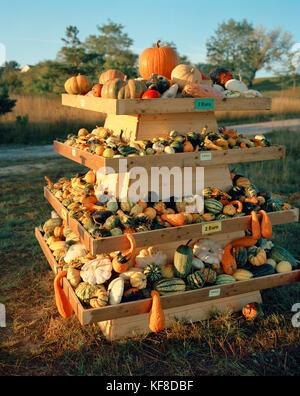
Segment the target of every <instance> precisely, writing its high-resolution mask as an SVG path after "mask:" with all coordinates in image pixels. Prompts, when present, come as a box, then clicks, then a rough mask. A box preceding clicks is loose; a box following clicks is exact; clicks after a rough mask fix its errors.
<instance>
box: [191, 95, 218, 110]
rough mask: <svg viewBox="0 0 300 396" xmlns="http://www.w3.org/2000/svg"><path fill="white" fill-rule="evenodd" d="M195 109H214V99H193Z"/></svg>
mask: <svg viewBox="0 0 300 396" xmlns="http://www.w3.org/2000/svg"><path fill="white" fill-rule="evenodd" d="M194 108H195V110H214V109H215V100H214V99H209V98H201V99H195V107H194Z"/></svg>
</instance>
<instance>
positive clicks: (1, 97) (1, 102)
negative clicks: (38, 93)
mask: <svg viewBox="0 0 300 396" xmlns="http://www.w3.org/2000/svg"><path fill="white" fill-rule="evenodd" d="M16 102H17V100H16V99H10V97H9V95H8V89H7V87H6V86H5V85H2V86H1V87H0V116H1V115H3V114H6V113H10V112H11V111H12V109H13V108H14V107H15V105H16Z"/></svg>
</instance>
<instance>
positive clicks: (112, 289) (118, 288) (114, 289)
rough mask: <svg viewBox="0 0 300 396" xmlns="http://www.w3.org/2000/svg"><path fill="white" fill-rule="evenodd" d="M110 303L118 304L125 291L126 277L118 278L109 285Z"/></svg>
mask: <svg viewBox="0 0 300 396" xmlns="http://www.w3.org/2000/svg"><path fill="white" fill-rule="evenodd" d="M108 292H109V305H118V304H120V302H121V301H122V297H123V293H124V279H122V278H116V279H114V280H113V281H112V282H110V284H109V286H108Z"/></svg>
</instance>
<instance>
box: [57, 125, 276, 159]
mask: <svg viewBox="0 0 300 396" xmlns="http://www.w3.org/2000/svg"><path fill="white" fill-rule="evenodd" d="M64 143H65V144H66V145H68V146H71V147H74V148H77V149H80V150H83V151H87V152H89V153H92V154H95V155H99V156H102V157H104V158H126V157H140V156H148V155H160V154H176V153H189V152H199V151H223V150H230V149H248V148H253V147H259V148H262V147H270V146H271V142H270V141H269V140H268V139H267V138H266V137H265V136H262V135H257V136H255V137H253V138H250V137H246V136H244V135H237V132H236V131H235V130H232V129H231V130H227V129H226V128H220V130H219V131H218V132H209V130H208V128H204V129H203V131H202V132H201V133H197V132H189V133H188V134H187V135H182V134H179V133H177V132H176V131H171V132H170V133H169V136H168V137H166V138H163V137H158V138H154V139H152V140H144V141H135V142H129V143H126V142H124V141H123V139H122V133H121V134H120V135H119V136H115V135H114V133H113V131H112V130H109V129H107V128H104V127H96V128H95V129H94V130H93V131H92V132H89V131H88V130H87V129H85V128H82V129H80V130H79V131H78V133H77V134H76V135H75V134H70V135H68V137H67V140H65V141H64Z"/></svg>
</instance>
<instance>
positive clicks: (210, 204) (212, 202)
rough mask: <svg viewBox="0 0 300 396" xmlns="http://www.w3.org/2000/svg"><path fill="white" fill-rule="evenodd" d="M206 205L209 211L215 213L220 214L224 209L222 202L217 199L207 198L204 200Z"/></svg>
mask: <svg viewBox="0 0 300 396" xmlns="http://www.w3.org/2000/svg"><path fill="white" fill-rule="evenodd" d="M204 207H205V209H206V211H207V212H209V213H213V214H218V213H221V212H222V211H223V205H222V203H221V202H219V201H217V200H216V199H212V198H210V199H206V200H205V201H204Z"/></svg>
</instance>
